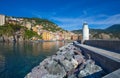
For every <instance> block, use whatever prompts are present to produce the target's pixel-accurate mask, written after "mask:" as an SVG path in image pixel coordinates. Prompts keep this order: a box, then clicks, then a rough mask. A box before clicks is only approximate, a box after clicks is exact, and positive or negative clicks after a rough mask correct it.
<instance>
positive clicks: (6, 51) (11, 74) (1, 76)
mask: <svg viewBox="0 0 120 78" xmlns="http://www.w3.org/2000/svg"><path fill="white" fill-rule="evenodd" d="M63 45H64V43H63V42H44V43H30V42H22V43H16V44H14V43H0V78H23V77H24V76H25V75H26V74H27V73H28V72H30V70H31V69H32V68H33V67H35V66H36V65H38V64H39V63H40V62H41V61H42V60H43V59H44V58H46V57H47V56H50V55H53V54H55V52H56V51H57V50H58V48H59V47H61V46H63Z"/></svg>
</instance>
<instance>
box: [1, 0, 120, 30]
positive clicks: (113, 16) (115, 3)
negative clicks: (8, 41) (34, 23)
mask: <svg viewBox="0 0 120 78" xmlns="http://www.w3.org/2000/svg"><path fill="white" fill-rule="evenodd" d="M0 14H5V15H8V16H16V17H38V18H44V19H48V20H51V21H53V22H54V23H56V24H57V25H58V26H60V27H62V28H63V29H66V30H78V29H81V28H82V25H83V23H84V22H87V23H88V25H89V28H94V29H105V28H107V27H109V26H111V25H113V24H120V0H0Z"/></svg>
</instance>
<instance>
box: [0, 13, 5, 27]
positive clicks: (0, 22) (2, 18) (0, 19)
mask: <svg viewBox="0 0 120 78" xmlns="http://www.w3.org/2000/svg"><path fill="white" fill-rule="evenodd" d="M4 24H5V15H0V25H4Z"/></svg>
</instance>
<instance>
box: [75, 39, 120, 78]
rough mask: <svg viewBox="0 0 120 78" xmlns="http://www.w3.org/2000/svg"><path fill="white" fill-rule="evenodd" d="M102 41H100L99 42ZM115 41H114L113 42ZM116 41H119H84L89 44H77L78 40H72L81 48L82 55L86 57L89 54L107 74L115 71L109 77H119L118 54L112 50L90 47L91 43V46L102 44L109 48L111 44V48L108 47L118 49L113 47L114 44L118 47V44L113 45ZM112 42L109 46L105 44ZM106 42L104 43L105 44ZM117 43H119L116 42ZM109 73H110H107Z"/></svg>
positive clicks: (119, 56) (119, 62)
mask: <svg viewBox="0 0 120 78" xmlns="http://www.w3.org/2000/svg"><path fill="white" fill-rule="evenodd" d="M100 42H102V43H100ZM114 42H116V43H114ZM117 42H119V41H113V42H112V43H111V41H106V42H105V41H104V40H103V41H97V40H95V41H86V42H85V44H89V45H90V46H88V45H84V44H79V43H78V42H74V45H75V46H77V47H79V48H80V49H81V50H82V53H83V55H84V56H86V57H88V58H89V56H91V59H93V60H94V61H95V62H96V63H97V64H98V65H99V66H101V67H102V68H103V70H105V72H107V73H108V75H110V76H111V74H113V72H115V71H116V72H115V75H113V76H114V77H113V76H111V78H112V77H113V78H119V76H120V75H119V74H117V73H120V69H119V68H120V54H118V53H115V52H112V51H107V50H103V49H100V48H96V47H92V46H91V45H92V44H93V46H95V45H96V46H101V48H102V47H103V46H106V47H105V48H110V47H111V46H113V47H112V48H110V49H111V50H112V49H114V50H117V51H118V50H119V49H120V48H119V49H115V46H116V47H117V48H118V47H119V45H115V44H117ZM107 43H109V44H114V45H115V46H114V45H111V46H107V45H109V44H107ZM105 44H106V45H105ZM118 44H119V43H118ZM102 45H103V46H102ZM109 73H110V74H109ZM110 76H107V77H106V78H109V77H110Z"/></svg>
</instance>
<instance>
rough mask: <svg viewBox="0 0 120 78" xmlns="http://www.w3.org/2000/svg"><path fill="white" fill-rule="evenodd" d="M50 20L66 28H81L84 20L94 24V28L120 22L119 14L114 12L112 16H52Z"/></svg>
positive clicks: (91, 25) (91, 24)
mask: <svg viewBox="0 0 120 78" xmlns="http://www.w3.org/2000/svg"><path fill="white" fill-rule="evenodd" d="M51 20H53V21H55V22H56V23H58V25H60V26H61V27H62V28H65V29H67V30H75V29H81V28H82V24H83V22H85V21H86V22H87V23H88V24H89V25H90V27H95V26H96V28H106V27H108V26H111V25H113V24H120V14H115V15H112V16H108V15H105V14H99V15H94V16H90V17H82V16H80V17H77V18H67V17H66V18H65V17H52V18H51ZM93 25H95V26H93Z"/></svg>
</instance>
